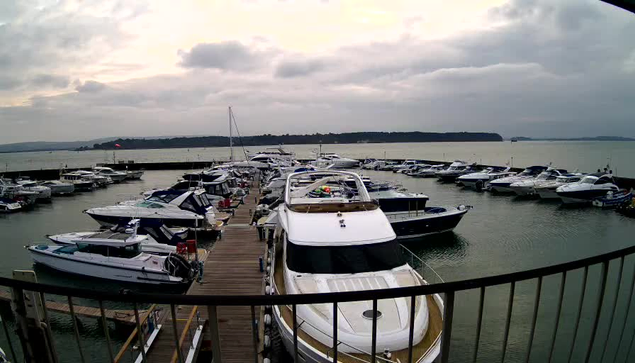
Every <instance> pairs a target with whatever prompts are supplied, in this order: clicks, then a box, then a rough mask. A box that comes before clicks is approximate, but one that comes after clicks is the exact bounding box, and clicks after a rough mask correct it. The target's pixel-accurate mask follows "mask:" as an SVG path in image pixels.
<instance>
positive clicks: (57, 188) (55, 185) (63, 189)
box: [39, 180, 75, 195]
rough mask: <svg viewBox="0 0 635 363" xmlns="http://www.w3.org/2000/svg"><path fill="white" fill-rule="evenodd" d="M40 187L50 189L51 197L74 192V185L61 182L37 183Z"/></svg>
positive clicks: (47, 181) (46, 181)
mask: <svg viewBox="0 0 635 363" xmlns="http://www.w3.org/2000/svg"><path fill="white" fill-rule="evenodd" d="M39 184H40V185H42V186H45V187H47V188H50V189H51V194H53V195H67V194H73V193H74V192H75V184H73V183H70V182H67V183H65V182H62V181H60V180H45V181H41V182H39Z"/></svg>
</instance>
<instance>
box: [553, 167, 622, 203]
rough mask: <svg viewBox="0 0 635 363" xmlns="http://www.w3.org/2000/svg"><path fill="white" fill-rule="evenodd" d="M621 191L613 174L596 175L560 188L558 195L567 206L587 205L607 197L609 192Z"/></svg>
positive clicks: (557, 190) (557, 191)
mask: <svg viewBox="0 0 635 363" xmlns="http://www.w3.org/2000/svg"><path fill="white" fill-rule="evenodd" d="M619 190H620V188H619V187H618V186H617V185H615V180H614V179H613V175H612V174H604V173H596V174H591V175H587V176H585V177H584V178H582V180H580V181H579V182H577V183H569V184H565V185H562V186H560V187H558V188H557V189H556V194H558V197H560V199H562V202H563V203H565V204H586V203H591V202H592V201H593V200H594V199H597V198H601V197H605V196H606V194H607V193H608V192H613V193H617V192H618V191H619Z"/></svg>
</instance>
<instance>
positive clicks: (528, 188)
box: [509, 167, 567, 197]
mask: <svg viewBox="0 0 635 363" xmlns="http://www.w3.org/2000/svg"><path fill="white" fill-rule="evenodd" d="M565 174H567V171H566V170H563V169H555V168H551V167H550V168H547V170H545V171H543V172H542V173H540V174H538V176H536V177H535V178H528V179H523V180H519V181H517V182H514V183H512V184H510V185H509V189H511V190H512V191H513V192H514V193H516V195H517V196H520V197H526V196H532V195H535V194H536V190H535V188H536V187H540V186H541V185H543V184H545V183H550V182H552V181H555V180H556V178H558V177H559V176H563V175H565Z"/></svg>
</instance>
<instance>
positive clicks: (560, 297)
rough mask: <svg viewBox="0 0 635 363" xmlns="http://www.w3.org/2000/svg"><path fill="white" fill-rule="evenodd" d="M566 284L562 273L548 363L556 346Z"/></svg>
mask: <svg viewBox="0 0 635 363" xmlns="http://www.w3.org/2000/svg"><path fill="white" fill-rule="evenodd" d="M566 283H567V271H565V272H563V273H562V279H561V281H560V293H559V294H558V307H557V308H556V322H555V323H554V327H553V334H552V335H551V346H550V348H549V359H548V360H547V362H548V363H551V359H552V358H553V350H554V348H555V346H556V338H557V336H558V326H559V325H560V313H562V299H563V298H564V288H565V285H566Z"/></svg>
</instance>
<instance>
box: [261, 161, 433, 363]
mask: <svg viewBox="0 0 635 363" xmlns="http://www.w3.org/2000/svg"><path fill="white" fill-rule="evenodd" d="M315 173H316V172H308V173H297V174H291V175H290V176H289V177H288V179H287V185H286V191H285V202H284V204H282V205H281V206H280V207H278V209H277V213H278V215H277V223H278V227H277V233H278V237H279V239H278V240H279V241H280V243H278V244H277V249H276V253H275V258H274V261H273V266H274V269H273V276H274V278H273V290H274V292H275V293H276V294H280V295H283V294H310V293H332V292H344V291H358V290H373V289H390V288H397V287H410V286H419V285H424V284H426V283H427V282H426V281H425V280H424V279H423V278H422V277H421V275H419V274H418V273H417V272H416V271H415V270H414V269H413V268H412V267H411V266H410V265H408V264H407V263H406V262H405V261H404V256H403V254H402V252H401V247H400V245H399V244H398V242H397V240H396V235H395V232H394V231H393V230H392V228H391V226H390V223H389V221H388V219H387V218H386V216H385V215H384V213H383V212H382V211H381V209H379V206H378V205H377V203H376V202H373V201H372V200H371V198H370V196H369V195H368V192H367V191H366V188H365V187H364V183H363V182H362V180H361V178H360V177H359V176H358V175H357V174H354V173H348V172H333V173H332V174H331V175H330V176H329V175H324V172H319V174H320V179H318V180H316V181H315V182H314V183H312V184H310V185H308V186H304V187H300V188H295V187H294V181H295V180H297V179H298V178H304V177H306V176H310V175H311V174H315ZM349 178H354V179H355V181H356V184H357V190H358V194H357V196H356V197H355V198H354V199H349V198H348V197H347V196H345V195H342V194H340V193H339V192H338V191H337V188H333V189H332V190H331V191H330V193H329V192H327V193H328V194H327V195H326V196H325V195H324V194H323V193H319V194H320V195H321V196H320V197H313V196H314V195H316V194H315V193H313V191H315V190H317V189H320V188H322V187H326V185H327V184H328V183H329V182H331V181H333V180H334V179H335V180H338V179H349ZM320 190H322V191H323V192H325V190H328V189H326V188H322V189H320ZM273 309H274V314H273V315H274V318H275V320H276V322H277V325H278V327H279V329H280V332H281V336H282V340H283V342H284V344H285V345H286V347H287V349H288V350H289V351H293V346H294V343H293V329H292V310H291V307H289V306H285V305H281V306H274V307H273ZM409 310H410V307H409V298H395V299H382V300H379V301H378V309H377V310H376V311H374V310H373V309H372V304H371V302H370V301H368V302H348V303H340V304H338V307H337V322H338V323H337V338H338V341H337V344H338V348H337V349H338V357H339V359H338V362H370V361H371V356H370V354H371V351H372V347H371V338H370V337H371V335H372V325H373V316H375V317H376V319H377V320H376V321H377V336H376V337H377V340H376V347H377V351H378V352H383V355H382V353H379V355H378V356H377V357H375V358H376V360H377V361H381V362H400V361H401V362H406V361H407V359H408V351H409V349H408V347H409V330H410V321H411V319H414V336H413V354H414V361H416V362H421V363H431V362H433V361H434V359H435V358H436V357H437V356H438V354H439V351H440V336H441V332H442V326H443V320H442V311H443V301H442V300H441V298H440V297H439V296H438V295H430V296H419V297H417V304H416V308H415V315H414V317H413V316H410V311H409ZM297 322H298V326H299V328H298V351H299V355H300V356H301V357H303V361H304V362H320V363H325V362H333V360H334V359H333V357H332V355H331V353H332V348H333V338H332V333H333V328H334V327H333V323H334V316H333V309H332V307H331V306H330V305H329V304H316V305H298V306H297ZM388 357H390V358H388ZM372 360H375V359H372Z"/></svg>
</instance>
